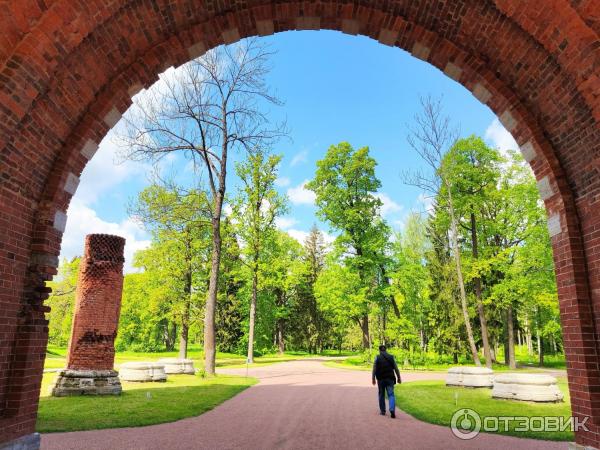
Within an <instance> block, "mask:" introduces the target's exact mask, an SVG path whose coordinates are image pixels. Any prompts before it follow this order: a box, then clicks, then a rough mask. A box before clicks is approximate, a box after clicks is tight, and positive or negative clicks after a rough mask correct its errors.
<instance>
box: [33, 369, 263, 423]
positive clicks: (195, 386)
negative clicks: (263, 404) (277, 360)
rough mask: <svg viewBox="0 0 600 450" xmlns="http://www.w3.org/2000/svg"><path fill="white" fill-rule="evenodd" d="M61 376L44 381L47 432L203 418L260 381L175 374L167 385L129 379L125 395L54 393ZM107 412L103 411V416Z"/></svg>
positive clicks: (41, 419)
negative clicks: (51, 392) (53, 395)
mask: <svg viewBox="0 0 600 450" xmlns="http://www.w3.org/2000/svg"><path fill="white" fill-rule="evenodd" d="M55 377H56V374H54V373H51V374H50V373H47V374H45V375H44V378H43V380H42V396H41V397H40V405H39V410H38V420H37V426H36V430H37V431H38V432H42V433H48V432H57V431H82V430H93V429H102V428H121V427H139V426H144V425H153V424H157V423H164V422H173V421H175V420H179V419H184V418H186V417H193V416H198V415H200V414H202V413H204V412H206V411H208V410H210V409H213V408H214V407H215V406H217V405H219V404H221V403H223V402H224V401H225V400H228V399H230V398H231V397H233V396H235V395H236V394H238V393H240V392H242V391H243V390H244V389H246V388H248V387H250V386H252V385H253V384H255V383H256V382H257V381H258V380H256V379H255V378H245V377H235V376H226V375H219V376H215V377H209V378H200V377H199V376H194V375H169V378H168V380H167V381H166V382H164V383H127V382H122V383H123V393H122V394H121V395H120V396H83V397H50V396H49V393H48V391H49V389H50V386H51V384H52V383H53V381H54V379H55ZM99 411H102V414H99Z"/></svg>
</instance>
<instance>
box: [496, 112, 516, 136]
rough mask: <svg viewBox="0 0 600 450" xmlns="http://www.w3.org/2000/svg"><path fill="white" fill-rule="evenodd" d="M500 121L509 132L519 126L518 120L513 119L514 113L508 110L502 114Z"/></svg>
mask: <svg viewBox="0 0 600 450" xmlns="http://www.w3.org/2000/svg"><path fill="white" fill-rule="evenodd" d="M498 119H500V122H501V123H502V125H503V126H504V128H506V130H507V131H512V130H514V129H515V127H516V126H517V120H516V119H515V118H514V117H513V115H512V113H511V112H510V111H509V110H508V109H507V110H506V111H504V112H503V113H502V114H500V117H499V118H498Z"/></svg>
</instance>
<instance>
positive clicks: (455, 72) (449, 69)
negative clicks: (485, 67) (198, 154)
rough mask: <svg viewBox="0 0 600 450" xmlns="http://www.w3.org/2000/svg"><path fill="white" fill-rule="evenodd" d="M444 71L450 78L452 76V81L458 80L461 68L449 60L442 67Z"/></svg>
mask: <svg viewBox="0 0 600 450" xmlns="http://www.w3.org/2000/svg"><path fill="white" fill-rule="evenodd" d="M444 73H445V74H446V75H448V76H449V77H450V78H452V79H453V80H454V81H458V80H460V76H461V75H462V69H461V68H460V67H458V66H457V65H456V64H454V63H453V62H449V63H448V64H446V67H445V68H444Z"/></svg>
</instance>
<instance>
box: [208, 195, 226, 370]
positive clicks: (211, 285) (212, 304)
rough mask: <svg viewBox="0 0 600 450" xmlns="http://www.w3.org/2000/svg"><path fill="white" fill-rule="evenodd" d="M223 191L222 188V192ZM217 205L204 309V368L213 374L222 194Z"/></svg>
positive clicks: (213, 221) (218, 197)
mask: <svg viewBox="0 0 600 450" xmlns="http://www.w3.org/2000/svg"><path fill="white" fill-rule="evenodd" d="M224 193H225V191H224V189H223V192H222V194H223V195H224ZM216 203H217V206H216V207H215V214H214V215H213V218H212V255H211V265H210V277H209V281H208V295H207V297H206V307H205V309H204V370H205V371H206V373H207V374H208V375H214V374H215V358H216V346H215V312H216V309H217V294H218V288H219V266H220V264H221V244H222V242H221V208H222V205H223V197H222V195H221V194H220V195H218V196H217V202H216Z"/></svg>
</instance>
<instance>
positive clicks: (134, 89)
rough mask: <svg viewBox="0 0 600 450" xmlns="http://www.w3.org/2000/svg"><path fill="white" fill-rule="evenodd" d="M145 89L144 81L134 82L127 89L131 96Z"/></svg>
mask: <svg viewBox="0 0 600 450" xmlns="http://www.w3.org/2000/svg"><path fill="white" fill-rule="evenodd" d="M143 89H144V85H143V84H142V83H135V84H132V85H131V86H130V87H129V89H127V94H128V95H129V98H133V97H134V96H136V95H137V94H139V93H140V92H141V91H142V90H143Z"/></svg>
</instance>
